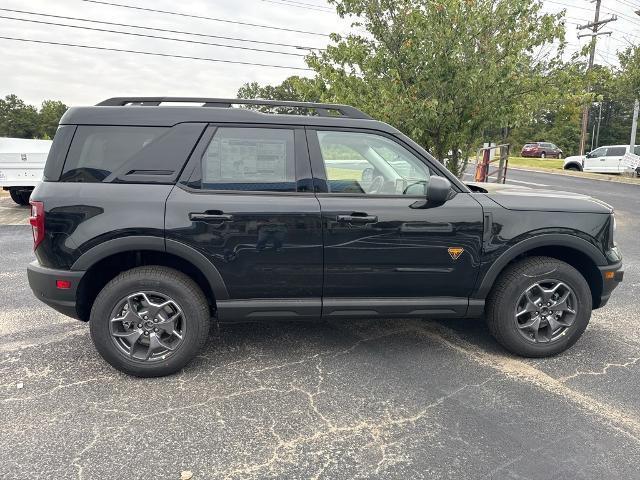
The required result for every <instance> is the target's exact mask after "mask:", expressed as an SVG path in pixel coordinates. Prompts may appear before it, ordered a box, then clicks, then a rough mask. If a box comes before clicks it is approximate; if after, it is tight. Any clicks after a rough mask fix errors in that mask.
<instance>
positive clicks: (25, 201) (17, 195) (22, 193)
mask: <svg viewBox="0 0 640 480" xmlns="http://www.w3.org/2000/svg"><path fill="white" fill-rule="evenodd" d="M9 195H11V200H13V201H14V202H16V203H17V204H18V205H29V198H30V197H31V190H18V189H17V188H12V189H10V190H9Z"/></svg>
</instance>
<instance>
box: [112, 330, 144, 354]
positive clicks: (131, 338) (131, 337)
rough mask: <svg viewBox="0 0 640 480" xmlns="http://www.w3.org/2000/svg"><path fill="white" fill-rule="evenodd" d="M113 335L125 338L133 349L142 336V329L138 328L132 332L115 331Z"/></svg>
mask: <svg viewBox="0 0 640 480" xmlns="http://www.w3.org/2000/svg"><path fill="white" fill-rule="evenodd" d="M112 335H113V336H114V337H118V338H124V339H125V340H126V341H127V342H128V343H129V345H130V346H131V347H132V349H133V345H134V344H135V343H136V342H137V341H138V339H139V338H140V336H142V330H141V329H139V328H136V329H134V330H133V331H131V332H114V333H112Z"/></svg>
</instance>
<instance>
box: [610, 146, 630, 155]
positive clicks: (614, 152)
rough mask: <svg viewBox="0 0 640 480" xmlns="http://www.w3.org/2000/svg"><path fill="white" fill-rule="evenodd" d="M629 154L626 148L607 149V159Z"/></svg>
mask: <svg viewBox="0 0 640 480" xmlns="http://www.w3.org/2000/svg"><path fill="white" fill-rule="evenodd" d="M625 153H627V149H626V148H625V147H609V148H607V157H622V156H623V155H624V154H625Z"/></svg>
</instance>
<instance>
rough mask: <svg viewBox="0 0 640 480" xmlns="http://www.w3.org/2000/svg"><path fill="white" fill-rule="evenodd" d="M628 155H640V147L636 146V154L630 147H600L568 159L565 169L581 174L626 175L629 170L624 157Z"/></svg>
mask: <svg viewBox="0 0 640 480" xmlns="http://www.w3.org/2000/svg"><path fill="white" fill-rule="evenodd" d="M628 153H635V154H636V155H640V146H639V145H636V147H635V152H629V145H606V146H604V147H598V148H596V149H595V150H593V151H592V152H589V153H587V154H586V155H576V156H572V157H567V158H566V159H565V161H564V169H565V170H576V171H579V172H582V171H584V172H594V173H624V171H625V170H626V169H627V162H625V161H624V157H625V155H627V154H628Z"/></svg>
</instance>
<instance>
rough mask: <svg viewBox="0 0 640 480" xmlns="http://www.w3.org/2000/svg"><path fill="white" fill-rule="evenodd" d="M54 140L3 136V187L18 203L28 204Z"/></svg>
mask: <svg viewBox="0 0 640 480" xmlns="http://www.w3.org/2000/svg"><path fill="white" fill-rule="evenodd" d="M51 143H52V142H51V140H32V139H28V138H6V137H0V187H2V189H3V190H8V191H9V193H10V194H11V198H12V199H13V201H14V202H16V203H17V204H19V205H29V196H30V195H31V191H32V190H33V188H34V187H35V186H36V185H38V183H40V182H41V181H42V173H43V171H44V164H45V162H46V160H47V155H48V154H49V149H50V148H51Z"/></svg>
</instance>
